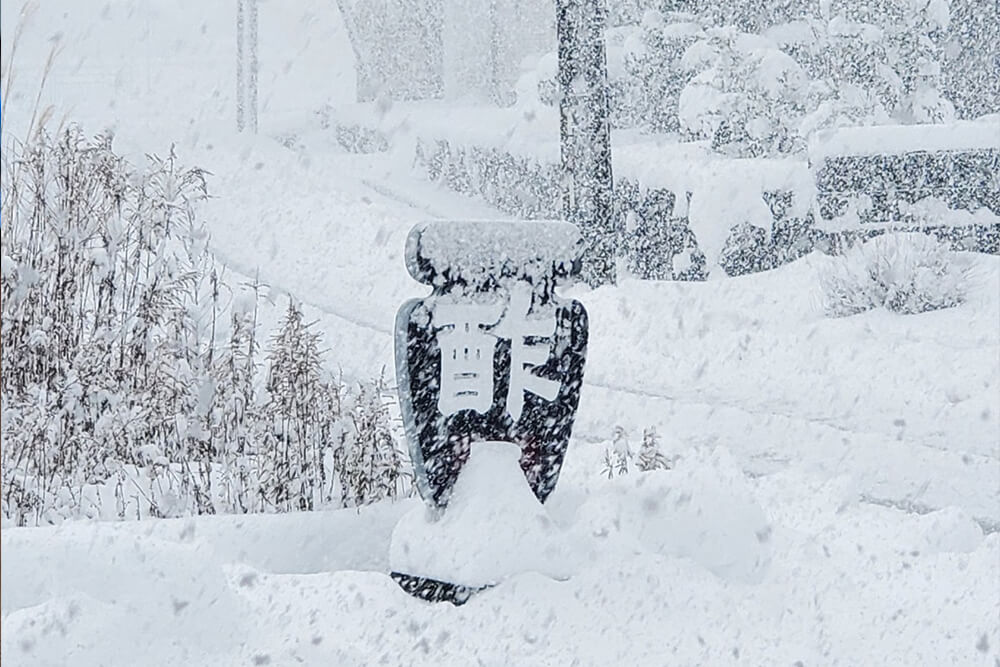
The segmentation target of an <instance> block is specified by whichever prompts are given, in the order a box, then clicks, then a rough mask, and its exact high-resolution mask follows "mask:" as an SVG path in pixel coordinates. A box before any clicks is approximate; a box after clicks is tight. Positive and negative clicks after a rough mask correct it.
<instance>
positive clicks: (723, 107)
mask: <svg viewBox="0 0 1000 667" xmlns="http://www.w3.org/2000/svg"><path fill="white" fill-rule="evenodd" d="M681 64H682V66H683V67H684V68H685V69H687V70H688V71H689V72H692V73H695V75H694V77H693V78H692V79H691V81H690V82H689V83H688V84H687V85H686V86H685V88H684V90H683V92H681V95H680V106H679V117H680V125H681V127H682V128H683V129H684V130H685V131H686V132H688V133H689V134H690V135H692V136H694V137H705V138H710V139H711V140H712V145H713V147H715V148H716V149H718V150H722V151H724V152H726V153H729V154H732V155H736V156H761V155H770V154H775V153H788V152H792V151H794V150H796V149H797V148H799V147H801V146H802V145H803V142H802V137H801V136H800V135H799V132H798V122H799V120H800V119H801V118H802V116H803V115H804V114H805V112H806V109H807V106H808V101H809V98H810V95H811V93H812V90H811V87H810V82H809V78H808V76H807V75H806V73H805V71H804V70H803V69H802V67H801V66H800V65H799V64H798V63H797V62H795V60H794V59H793V58H792V57H791V56H789V55H788V54H786V53H783V52H782V51H781V50H780V49H779V48H778V45H777V44H775V43H774V42H772V41H770V40H768V39H766V38H764V37H761V36H759V35H751V34H748V33H744V32H740V31H738V30H736V29H735V28H732V27H728V28H711V29H709V30H707V31H706V38H705V39H701V40H699V41H697V42H695V43H694V44H692V45H691V46H690V47H688V48H687V50H686V51H685V52H684V55H683V57H682V58H681Z"/></svg>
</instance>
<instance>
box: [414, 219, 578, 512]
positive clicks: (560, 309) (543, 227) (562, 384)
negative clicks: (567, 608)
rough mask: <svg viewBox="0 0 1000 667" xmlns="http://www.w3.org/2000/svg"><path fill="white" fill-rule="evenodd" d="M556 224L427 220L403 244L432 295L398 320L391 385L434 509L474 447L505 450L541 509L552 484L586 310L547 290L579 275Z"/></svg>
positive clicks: (573, 404)
mask: <svg viewBox="0 0 1000 667" xmlns="http://www.w3.org/2000/svg"><path fill="white" fill-rule="evenodd" d="M582 250H583V241H582V238H581V236H580V233H579V230H578V229H577V228H576V227H575V226H574V225H571V224H569V223H566V222H436V223H427V224H425V225H418V226H417V227H415V228H414V229H413V230H412V231H411V232H410V235H409V238H408V239H407V245H406V266H407V269H408V270H409V272H410V275H411V276H413V278H414V279H416V280H418V281H420V282H422V283H424V284H426V285H430V286H432V287H433V292H432V293H431V294H430V295H428V296H427V297H424V298H422V299H413V300H411V301H408V302H406V303H405V304H403V306H402V307H401V308H400V310H399V314H398V315H397V316H396V327H395V347H396V377H397V381H398V385H399V401H400V407H401V411H402V415H403V422H404V426H405V429H406V437H407V440H408V443H409V448H410V455H411V458H412V459H413V467H414V474H415V478H416V482H417V488H418V489H419V491H420V494H421V496H422V497H423V498H424V500H425V502H427V503H428V504H430V505H432V506H436V507H438V508H444V507H445V506H446V505H447V503H448V499H449V497H450V493H451V488H452V486H453V485H454V483H455V481H456V480H457V478H458V474H459V472H460V470H461V469H462V466H463V465H464V464H465V462H466V460H467V459H468V457H469V450H470V447H471V446H473V444H474V443H477V442H487V441H489V442H496V441H503V442H511V443H514V444H516V445H518V446H519V447H520V449H521V457H520V466H521V469H522V471H523V472H524V474H525V477H526V478H527V480H528V484H529V486H530V487H531V489H532V491H533V492H534V493H535V495H536V497H537V498H538V499H539V500H540V501H543V502H544V501H545V499H546V498H547V497H548V495H549V494H550V493H551V492H552V490H553V489H554V488H555V484H556V481H557V479H558V478H559V471H560V468H561V466H562V461H563V457H564V455H565V453H566V447H567V446H568V444H569V437H570V432H571V431H572V428H573V420H574V418H575V416H576V408H577V405H578V403H579V398H580V386H581V384H582V382H583V366H584V361H585V358H586V352H587V312H586V310H584V308H583V305H581V304H580V303H579V302H577V301H573V300H564V299H560V298H559V297H558V296H557V295H556V294H555V287H556V285H557V284H559V283H562V282H568V281H570V280H572V279H573V278H574V277H575V276H576V275H577V274H578V273H579V270H580V257H581V254H582Z"/></svg>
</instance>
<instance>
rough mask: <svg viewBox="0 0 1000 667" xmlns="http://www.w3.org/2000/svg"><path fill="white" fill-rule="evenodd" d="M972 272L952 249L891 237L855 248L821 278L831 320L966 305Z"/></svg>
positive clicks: (924, 239) (913, 236) (917, 237)
mask: <svg viewBox="0 0 1000 667" xmlns="http://www.w3.org/2000/svg"><path fill="white" fill-rule="evenodd" d="M969 280H970V276H969V271H968V269H967V268H965V265H963V264H961V263H960V262H959V260H958V259H956V257H955V256H954V255H953V254H952V253H951V251H950V250H949V248H948V246H947V245H945V244H943V243H941V242H939V241H937V240H936V239H934V238H932V237H930V236H927V235H925V234H920V233H887V234H882V235H879V236H876V237H874V238H872V239H869V240H867V241H865V242H863V243H858V244H855V245H854V246H852V247H850V248H849V249H848V250H847V251H846V252H845V253H844V254H843V255H842V256H840V257H835V258H833V259H832V260H831V261H830V263H829V264H828V265H827V267H826V268H825V270H824V271H823V272H822V273H821V274H820V281H821V287H822V293H823V299H824V302H825V303H824V305H825V308H826V311H827V313H828V314H829V315H831V316H834V317H842V316H847V315H855V314H857V313H861V312H864V311H866V310H869V309H871V308H878V307H884V308H887V309H889V310H891V311H894V312H897V313H907V314H912V313H923V312H927V311H931V310H937V309H940V308H948V307H951V306H957V305H959V304H961V303H962V302H964V301H965V297H966V293H967V290H968V285H969Z"/></svg>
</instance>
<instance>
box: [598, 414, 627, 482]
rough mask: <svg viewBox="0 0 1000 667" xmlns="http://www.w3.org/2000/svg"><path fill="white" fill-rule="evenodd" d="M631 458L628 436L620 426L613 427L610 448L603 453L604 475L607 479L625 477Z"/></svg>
mask: <svg viewBox="0 0 1000 667" xmlns="http://www.w3.org/2000/svg"><path fill="white" fill-rule="evenodd" d="M632 457H633V454H632V448H631V447H629V443H628V434H627V433H626V432H625V429H624V428H622V427H621V426H615V430H614V433H613V435H612V442H611V448H610V449H607V450H605V451H604V471H603V472H604V474H605V475H607V477H608V479H611V478H613V477H614V476H615V475H627V474H628V473H629V465H630V464H631V462H632Z"/></svg>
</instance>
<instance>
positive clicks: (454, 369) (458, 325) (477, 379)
mask: <svg viewBox="0 0 1000 667" xmlns="http://www.w3.org/2000/svg"><path fill="white" fill-rule="evenodd" d="M502 312H503V304H502V303H496V304H478V303H468V304H455V303H438V304H436V306H435V309H434V320H435V322H434V324H435V326H436V327H440V328H439V329H438V332H437V341H438V346H439V347H440V348H441V392H440V394H438V410H440V411H441V414H443V415H444V416H445V417H447V416H448V415H453V414H455V413H456V412H459V411H461V410H475V411H476V412H478V413H479V414H485V413H487V412H489V409H490V407H491V406H492V405H493V351H494V349H495V348H496V344H497V339H496V336H494V335H492V334H491V333H488V332H487V331H485V328H486V327H490V326H493V324H495V323H496V321H497V320H498V319H499V318H500V315H501V313H502Z"/></svg>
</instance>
